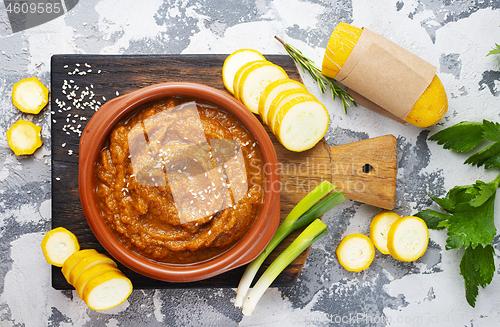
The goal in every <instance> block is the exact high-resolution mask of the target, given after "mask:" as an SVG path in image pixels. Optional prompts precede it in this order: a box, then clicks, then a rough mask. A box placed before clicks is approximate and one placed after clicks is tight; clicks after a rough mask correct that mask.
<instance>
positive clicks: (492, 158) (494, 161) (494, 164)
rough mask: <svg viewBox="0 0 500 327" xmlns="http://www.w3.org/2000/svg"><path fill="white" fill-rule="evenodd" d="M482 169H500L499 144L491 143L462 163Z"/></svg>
mask: <svg viewBox="0 0 500 327" xmlns="http://www.w3.org/2000/svg"><path fill="white" fill-rule="evenodd" d="M464 163H465V164H471V165H473V166H478V167H481V166H483V165H484V169H491V168H500V143H493V144H491V145H489V146H487V147H486V148H484V149H483V150H481V151H479V152H478V153H475V154H473V155H471V156H470V157H469V158H467V160H465V162H464Z"/></svg>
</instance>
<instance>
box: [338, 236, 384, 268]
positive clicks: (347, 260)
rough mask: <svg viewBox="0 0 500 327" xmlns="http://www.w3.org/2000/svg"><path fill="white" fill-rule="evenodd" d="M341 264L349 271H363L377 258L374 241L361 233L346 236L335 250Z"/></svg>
mask: <svg viewBox="0 0 500 327" xmlns="http://www.w3.org/2000/svg"><path fill="white" fill-rule="evenodd" d="M335 254H337V259H338V261H339V263H340V264H341V265H342V267H344V268H345V269H346V270H348V271H354V272H357V271H362V270H364V269H366V268H368V267H369V266H370V264H371V263H372V261H373V258H375V247H374V246H373V243H372V240H371V239H370V238H369V237H368V236H366V235H364V234H360V233H356V234H350V235H347V236H345V237H344V238H343V239H342V241H341V242H340V244H339V245H338V247H337V250H335Z"/></svg>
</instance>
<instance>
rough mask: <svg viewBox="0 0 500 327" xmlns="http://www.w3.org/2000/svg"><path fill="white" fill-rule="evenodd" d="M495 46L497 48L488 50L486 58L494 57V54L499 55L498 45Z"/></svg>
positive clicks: (499, 46) (499, 48) (499, 47)
mask: <svg viewBox="0 0 500 327" xmlns="http://www.w3.org/2000/svg"><path fill="white" fill-rule="evenodd" d="M495 45H496V46H497V48H496V49H495V48H493V50H490V52H488V54H487V55H486V57H488V56H489V55H495V54H500V45H499V44H496V43H495Z"/></svg>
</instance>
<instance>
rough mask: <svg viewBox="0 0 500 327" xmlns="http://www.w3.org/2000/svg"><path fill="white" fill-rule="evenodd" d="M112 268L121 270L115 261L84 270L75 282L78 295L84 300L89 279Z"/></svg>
mask: <svg viewBox="0 0 500 327" xmlns="http://www.w3.org/2000/svg"><path fill="white" fill-rule="evenodd" d="M110 270H116V271H120V270H118V268H116V264H115V263H113V264H110V263H98V264H96V265H94V266H92V267H89V268H88V269H86V270H85V271H82V273H81V274H80V276H78V278H77V279H76V281H75V282H74V284H73V286H74V287H75V289H76V293H77V294H78V296H79V297H80V298H81V299H82V300H83V295H82V292H83V289H84V287H85V285H87V283H88V281H89V280H91V279H92V278H94V277H96V276H98V275H100V274H103V273H105V272H107V271H110Z"/></svg>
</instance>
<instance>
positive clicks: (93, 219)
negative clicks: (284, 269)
mask: <svg viewBox="0 0 500 327" xmlns="http://www.w3.org/2000/svg"><path fill="white" fill-rule="evenodd" d="M168 96H186V97H195V98H199V99H204V100H206V101H209V102H211V103H213V104H215V105H219V106H220V107H222V108H224V109H225V110H227V111H228V112H230V113H232V114H233V115H234V116H235V117H236V118H238V119H239V121H240V122H241V123H242V124H243V125H244V126H245V127H246V128H247V130H248V131H249V132H250V133H252V135H253V136H254V137H255V139H256V140H257V142H258V145H259V149H260V151H261V155H262V159H263V162H264V167H265V178H266V184H265V185H271V186H272V185H276V183H279V174H278V173H277V171H278V170H277V169H278V160H277V156H276V152H275V150H274V147H273V145H272V143H271V140H270V139H269V136H268V135H267V133H266V131H265V130H264V128H263V127H262V125H261V123H260V122H259V121H258V120H257V118H256V117H255V116H254V115H253V114H252V113H251V112H250V111H249V110H248V109H247V108H246V107H245V106H244V105H243V104H241V103H240V102H239V101H237V100H235V99H234V98H233V97H232V96H230V95H228V94H227V93H225V92H222V91H220V90H217V89H215V88H212V87H209V86H206V85H202V84H196V83H184V82H168V83H161V84H156V85H152V86H148V87H145V88H142V89H139V90H137V91H134V92H132V93H129V94H126V95H123V96H120V97H118V98H115V99H113V100H111V101H108V102H107V103H105V104H104V105H102V106H101V108H100V109H99V110H98V111H97V112H96V113H95V114H94V115H93V117H92V119H91V120H90V121H89V122H88V124H87V126H86V128H85V130H84V132H83V134H82V136H81V139H80V153H79V192H80V199H81V203H82V207H83V212H84V214H85V218H86V219H87V222H88V224H89V226H90V228H91V230H92V232H93V233H94V235H95V236H96V238H97V240H98V241H99V242H100V243H101V245H102V246H103V247H104V248H105V249H106V251H108V253H109V254H110V255H111V256H113V257H114V258H115V259H116V260H118V261H119V262H121V263H122V264H123V265H125V266H126V267H128V268H130V269H132V270H134V271H136V272H138V273H140V274H142V275H145V276H148V277H151V278H155V279H158V280H163V281H168V282H192V281H198V280H203V279H207V278H210V277H213V276H216V275H218V274H221V273H224V272H226V271H229V270H231V269H234V268H237V267H239V266H242V265H245V264H247V263H249V262H250V261H252V260H253V259H255V258H256V257H257V256H258V255H259V254H260V253H261V252H262V251H263V250H264V248H265V247H266V245H267V243H268V242H269V241H270V240H271V238H272V236H273V235H274V233H275V231H276V229H277V227H278V225H279V216H280V210H279V208H280V205H279V204H280V193H279V188H276V187H265V191H264V204H263V207H262V209H261V211H260V213H259V215H258V216H257V218H256V220H255V222H254V224H253V225H252V227H251V228H250V230H249V231H248V233H247V234H246V235H245V236H244V237H243V238H242V239H241V240H240V241H239V242H238V243H237V244H236V245H234V246H233V247H232V248H230V249H229V250H228V251H226V252H224V253H223V254H220V255H219V256H217V257H215V258H212V259H210V260H207V261H203V262H199V263H192V264H185V265H182V264H167V263H161V262H157V261H154V260H151V259H148V258H146V257H143V256H141V255H139V254H138V253H136V252H134V251H132V250H130V249H129V248H128V247H126V246H125V244H124V243H122V242H121V241H120V240H119V239H118V238H117V237H116V236H115V235H114V234H113V232H112V230H111V229H110V228H109V227H108V225H107V224H106V222H105V221H104V218H103V216H102V214H101V210H100V208H99V204H98V202H97V196H96V192H95V190H96V167H97V161H98V157H99V153H100V151H101V149H102V148H103V146H104V144H105V142H106V139H107V137H108V134H109V133H110V131H111V130H112V128H113V127H114V126H115V124H116V123H118V122H119V121H120V120H121V119H122V118H124V117H125V116H127V115H128V114H129V113H131V112H133V111H134V110H135V109H137V108H138V107H140V106H142V105H144V104H147V103H150V102H152V101H156V100H160V99H162V98H165V97H168Z"/></svg>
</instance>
